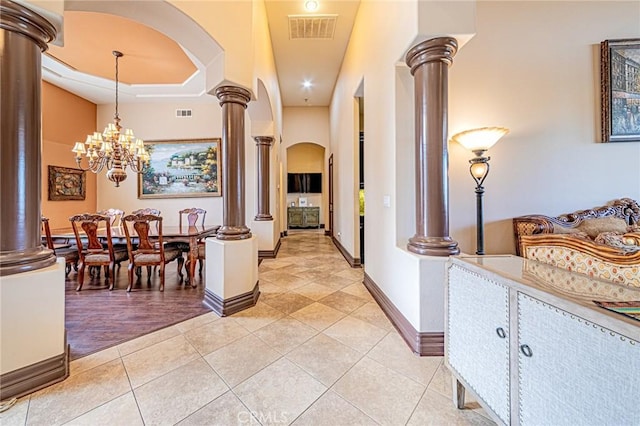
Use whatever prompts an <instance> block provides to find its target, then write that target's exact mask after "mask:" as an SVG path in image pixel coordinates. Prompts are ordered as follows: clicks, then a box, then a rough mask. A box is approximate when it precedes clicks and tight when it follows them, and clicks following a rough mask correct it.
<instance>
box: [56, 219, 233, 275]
mask: <svg viewBox="0 0 640 426" xmlns="http://www.w3.org/2000/svg"><path fill="white" fill-rule="evenodd" d="M124 226H129V234H130V235H131V238H132V240H133V241H132V242H135V240H137V235H136V232H135V231H134V230H133V229H132V227H131V225H130V224H129V225H119V226H112V227H111V241H112V243H113V244H126V243H127V239H126V234H125V230H124ZM218 228H220V225H204V226H197V225H195V226H187V225H183V226H177V225H168V226H164V225H163V226H162V240H163V242H164V243H169V242H183V243H188V244H189V254H188V258H189V262H188V263H187V264H188V265H189V271H188V273H189V275H188V276H187V279H186V281H185V282H186V283H187V284H189V283H191V286H192V287H195V279H194V274H195V271H196V263H197V260H198V242H199V241H200V240H201V239H203V238H206V237H210V236H212V235H215V234H216V232H217V231H218ZM149 231H150V232H149V236H151V237H154V236H157V235H158V230H157V229H155V228H154V227H153V226H152V227H151V228H150V229H149ZM51 237H52V238H53V239H54V240H55V239H60V240H62V239H65V238H66V239H70V240H73V239H74V238H75V234H74V233H73V229H72V228H58V229H52V230H51ZM98 238H102V239H105V240H106V238H107V230H106V228H100V229H98Z"/></svg>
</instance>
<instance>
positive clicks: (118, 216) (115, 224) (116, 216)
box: [96, 208, 127, 269]
mask: <svg viewBox="0 0 640 426" xmlns="http://www.w3.org/2000/svg"><path fill="white" fill-rule="evenodd" d="M96 214H102V215H105V216H109V220H110V222H111V229H112V233H113V228H120V227H121V226H122V218H123V217H124V210H120V209H113V208H111V209H105V210H100V211H98V212H97V213H96ZM113 249H114V250H115V251H123V252H126V251H127V244H126V243H117V242H114V243H113ZM122 260H127V258H126V257H125V258H124V259H122ZM122 260H121V261H119V262H116V265H117V266H118V269H120V264H121V263H122Z"/></svg>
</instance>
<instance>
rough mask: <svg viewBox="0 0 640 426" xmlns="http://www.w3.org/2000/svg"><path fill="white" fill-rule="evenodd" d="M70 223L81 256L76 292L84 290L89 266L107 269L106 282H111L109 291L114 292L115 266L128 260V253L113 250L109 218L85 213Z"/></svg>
mask: <svg viewBox="0 0 640 426" xmlns="http://www.w3.org/2000/svg"><path fill="white" fill-rule="evenodd" d="M69 221H70V222H71V227H72V228H73V233H74V235H75V237H76V244H77V245H78V248H79V250H78V253H79V256H80V267H79V270H78V286H77V287H76V291H80V290H82V285H83V283H84V270H85V268H86V267H87V266H88V267H92V266H98V267H101V266H104V267H105V269H106V271H105V272H106V273H105V281H106V282H109V280H111V284H110V285H109V290H113V289H114V288H115V284H116V276H115V273H114V267H115V264H116V262H119V261H122V260H123V259H126V252H123V251H117V252H116V251H115V250H114V249H113V240H112V236H111V221H110V219H109V216H105V215H101V214H90V213H84V214H79V215H75V216H71V217H70V218H69ZM103 232H104V233H103ZM99 233H100V235H99ZM104 240H106V241H104ZM103 241H104V243H103ZM98 276H99V274H98Z"/></svg>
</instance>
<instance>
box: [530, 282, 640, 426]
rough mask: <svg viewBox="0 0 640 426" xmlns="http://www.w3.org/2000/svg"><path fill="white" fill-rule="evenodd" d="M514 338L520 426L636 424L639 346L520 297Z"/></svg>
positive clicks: (638, 413) (639, 419)
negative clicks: (516, 347) (547, 425)
mask: <svg viewBox="0 0 640 426" xmlns="http://www.w3.org/2000/svg"><path fill="white" fill-rule="evenodd" d="M518 337H519V345H520V347H519V348H518V349H519V350H518V390H519V394H520V401H519V407H520V413H519V417H520V423H521V424H525V425H540V424H548V423H549V421H550V419H553V424H554V425H607V424H615V425H638V424H640V343H638V342H635V344H632V342H633V341H632V340H629V339H628V338H626V337H624V336H622V335H620V334H618V333H616V332H613V331H611V330H607V329H605V328H603V327H601V326H599V325H597V324H594V323H591V322H589V321H585V320H584V319H582V318H580V317H579V316H576V315H573V314H571V313H570V312H567V311H564V310H562V309H559V308H556V307H555V306H553V305H550V304H548V303H544V302H542V301H540V300H537V299H535V298H532V297H530V296H528V295H526V294H524V293H518ZM523 348H524V351H523Z"/></svg>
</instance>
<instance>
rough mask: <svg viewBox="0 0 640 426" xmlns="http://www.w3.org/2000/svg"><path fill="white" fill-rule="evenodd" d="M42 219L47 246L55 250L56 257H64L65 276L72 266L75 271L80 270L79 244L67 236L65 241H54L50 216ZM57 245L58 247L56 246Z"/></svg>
mask: <svg viewBox="0 0 640 426" xmlns="http://www.w3.org/2000/svg"><path fill="white" fill-rule="evenodd" d="M41 220H42V227H43V228H44V235H45V244H46V246H47V248H48V249H51V250H53V254H55V256H56V257H64V261H65V268H64V276H65V277H66V276H68V275H69V272H71V268H72V267H73V270H74V271H76V272H78V260H79V259H80V256H79V254H78V246H75V245H73V244H71V243H70V242H69V239H68V238H65V241H54V240H53V237H52V236H51V228H50V227H49V218H46V217H44V216H41ZM56 246H58V247H57V248H56Z"/></svg>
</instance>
